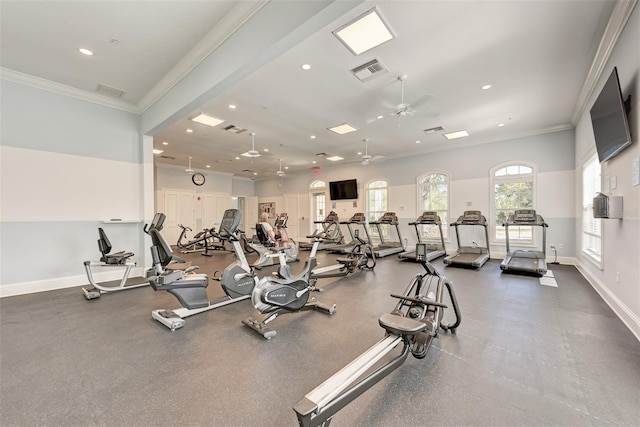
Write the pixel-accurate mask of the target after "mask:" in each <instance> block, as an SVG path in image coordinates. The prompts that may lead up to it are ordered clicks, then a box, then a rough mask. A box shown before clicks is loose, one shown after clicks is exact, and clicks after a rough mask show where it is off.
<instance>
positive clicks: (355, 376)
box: [293, 243, 461, 427]
mask: <svg viewBox="0 0 640 427" xmlns="http://www.w3.org/2000/svg"><path fill="white" fill-rule="evenodd" d="M416 260H417V261H418V262H420V263H421V264H422V266H423V267H424V269H425V270H426V273H424V274H422V275H421V274H417V275H416V276H415V277H414V278H413V279H412V280H411V282H410V283H409V286H408V287H407V289H406V290H405V292H404V294H403V295H396V294H391V296H392V297H394V298H398V299H399V300H400V301H399V302H398V303H397V304H396V306H395V308H394V309H393V311H392V312H391V313H385V314H383V315H382V316H380V318H379V319H378V323H379V325H380V326H381V327H382V328H383V329H384V330H385V337H384V338H383V339H382V340H380V341H379V342H378V343H377V344H375V345H373V346H372V347H371V348H370V349H369V350H367V351H365V352H364V353H363V354H361V355H360V356H358V357H357V358H356V359H355V360H353V361H352V362H351V363H349V364H348V365H347V366H345V367H344V368H342V369H341V370H340V371H338V372H337V373H336V374H335V375H333V376H332V377H331V378H329V379H328V380H326V381H325V382H324V383H322V384H321V385H319V386H318V387H316V388H315V389H314V390H313V391H311V392H309V393H307V395H305V397H304V398H302V400H300V401H299V402H298V403H297V404H296V405H295V406H294V407H293V410H294V411H295V413H296V415H297V417H298V424H299V425H300V426H301V427H315V426H324V427H327V426H328V425H329V424H330V423H331V419H332V417H333V416H334V415H335V414H336V413H337V412H338V411H339V410H340V409H342V408H344V407H345V406H346V405H348V404H349V403H351V402H352V401H353V400H355V399H356V398H357V397H358V396H360V395H361V394H362V393H364V392H365V391H367V390H368V389H370V388H371V387H373V386H374V385H375V384H377V383H378V381H380V380H381V379H383V378H384V377H386V376H387V375H389V374H390V373H391V372H393V371H394V370H395V369H396V368H398V367H399V366H400V365H402V364H403V363H404V361H405V360H406V359H407V356H408V355H409V353H411V354H413V356H414V357H415V358H417V359H422V358H424V357H425V356H426V355H427V351H429V348H430V347H431V344H432V342H433V340H434V339H435V338H436V337H437V336H438V333H439V332H440V330H443V331H451V333H452V334H454V333H455V332H456V328H457V327H458V326H459V325H460V321H461V316H460V310H459V309H458V302H457V301H456V296H455V293H454V292H453V288H452V285H451V282H450V281H449V280H447V278H445V277H444V276H441V275H440V274H439V273H438V272H437V271H436V269H435V268H434V267H433V266H432V265H431V264H430V263H429V262H428V261H427V248H426V245H425V244H424V243H418V244H417V245H416ZM433 282H435V290H433V291H431V286H432V284H433ZM445 289H446V290H447V291H448V294H449V300H450V303H451V305H452V306H453V311H454V315H455V320H454V321H453V322H452V323H444V322H443V317H444V310H445V309H446V308H447V305H446V304H445V303H444V302H443V301H444V291H445ZM400 343H402V344H403V345H402V351H401V353H400V354H399V355H397V356H396V357H395V358H392V359H389V358H388V357H386V358H385V356H387V355H388V354H389V353H390V352H391V351H392V350H393V349H394V348H396V347H397V346H398V345H399V344H400ZM383 359H384V360H385V362H384V363H381V362H380V361H381V360H383Z"/></svg>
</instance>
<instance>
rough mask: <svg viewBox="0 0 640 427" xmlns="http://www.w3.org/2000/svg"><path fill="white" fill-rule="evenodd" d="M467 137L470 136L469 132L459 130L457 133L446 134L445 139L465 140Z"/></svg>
mask: <svg viewBox="0 0 640 427" xmlns="http://www.w3.org/2000/svg"><path fill="white" fill-rule="evenodd" d="M465 136H469V131H468V130H459V131H457V132H451V133H445V134H444V137H445V138H447V139H458V138H464V137H465Z"/></svg>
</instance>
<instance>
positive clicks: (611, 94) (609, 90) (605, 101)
mask: <svg viewBox="0 0 640 427" xmlns="http://www.w3.org/2000/svg"><path fill="white" fill-rule="evenodd" d="M591 125H592V126H593V136H594V137H595V140H596V149H597V151H598V159H600V163H602V162H605V161H607V160H609V159H610V158H612V157H613V156H615V155H616V154H618V153H619V152H620V151H622V150H623V149H624V148H625V147H627V146H629V145H631V134H630V133H629V123H628V121H627V113H626V110H625V106H624V99H623V98H622V91H621V89H620V81H619V80H618V70H617V68H616V67H613V71H612V72H611V75H610V76H609V78H608V79H607V82H606V83H605V84H604V87H603V88H602V90H601V91H600V94H599V95H598V97H597V98H596V102H595V103H594V104H593V107H591Z"/></svg>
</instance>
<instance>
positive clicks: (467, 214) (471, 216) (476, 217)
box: [462, 211, 483, 224]
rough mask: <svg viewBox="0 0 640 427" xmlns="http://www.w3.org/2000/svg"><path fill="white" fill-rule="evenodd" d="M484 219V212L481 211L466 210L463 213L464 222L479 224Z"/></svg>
mask: <svg viewBox="0 0 640 427" xmlns="http://www.w3.org/2000/svg"><path fill="white" fill-rule="evenodd" d="M482 219H483V216H482V212H480V211H464V214H462V222H463V223H475V224H479V223H481V222H483V221H482Z"/></svg>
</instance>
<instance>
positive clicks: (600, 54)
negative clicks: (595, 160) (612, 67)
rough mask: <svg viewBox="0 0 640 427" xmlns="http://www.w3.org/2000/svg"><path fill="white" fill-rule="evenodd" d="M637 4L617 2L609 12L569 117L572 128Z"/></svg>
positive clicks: (635, 1)
mask: <svg viewBox="0 0 640 427" xmlns="http://www.w3.org/2000/svg"><path fill="white" fill-rule="evenodd" d="M637 2H638V0H618V1H617V2H616V5H615V7H614V9H613V12H611V17H610V18H609V22H608V23H607V27H606V28H605V30H604V34H603V35H602V39H600V44H599V45H598V50H597V51H596V54H595V57H594V58H593V62H592V63H591V67H589V72H588V73H587V77H586V78H585V80H584V83H583V85H582V89H581V90H580V95H578V100H577V101H576V109H575V111H574V112H573V115H572V116H571V123H573V124H574V126H575V125H576V124H577V123H578V120H579V119H580V117H582V114H583V113H584V111H585V110H586V108H587V103H588V102H589V99H590V98H591V95H593V92H594V90H595V88H596V84H597V83H598V80H599V79H600V76H601V75H602V72H603V71H604V67H605V65H607V61H608V60H609V57H610V56H611V52H613V49H614V47H615V45H616V43H617V42H618V38H619V37H620V34H622V30H623V29H624V26H625V25H626V23H627V21H628V20H629V17H630V16H631V12H633V8H634V7H635V5H636V3H637Z"/></svg>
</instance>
